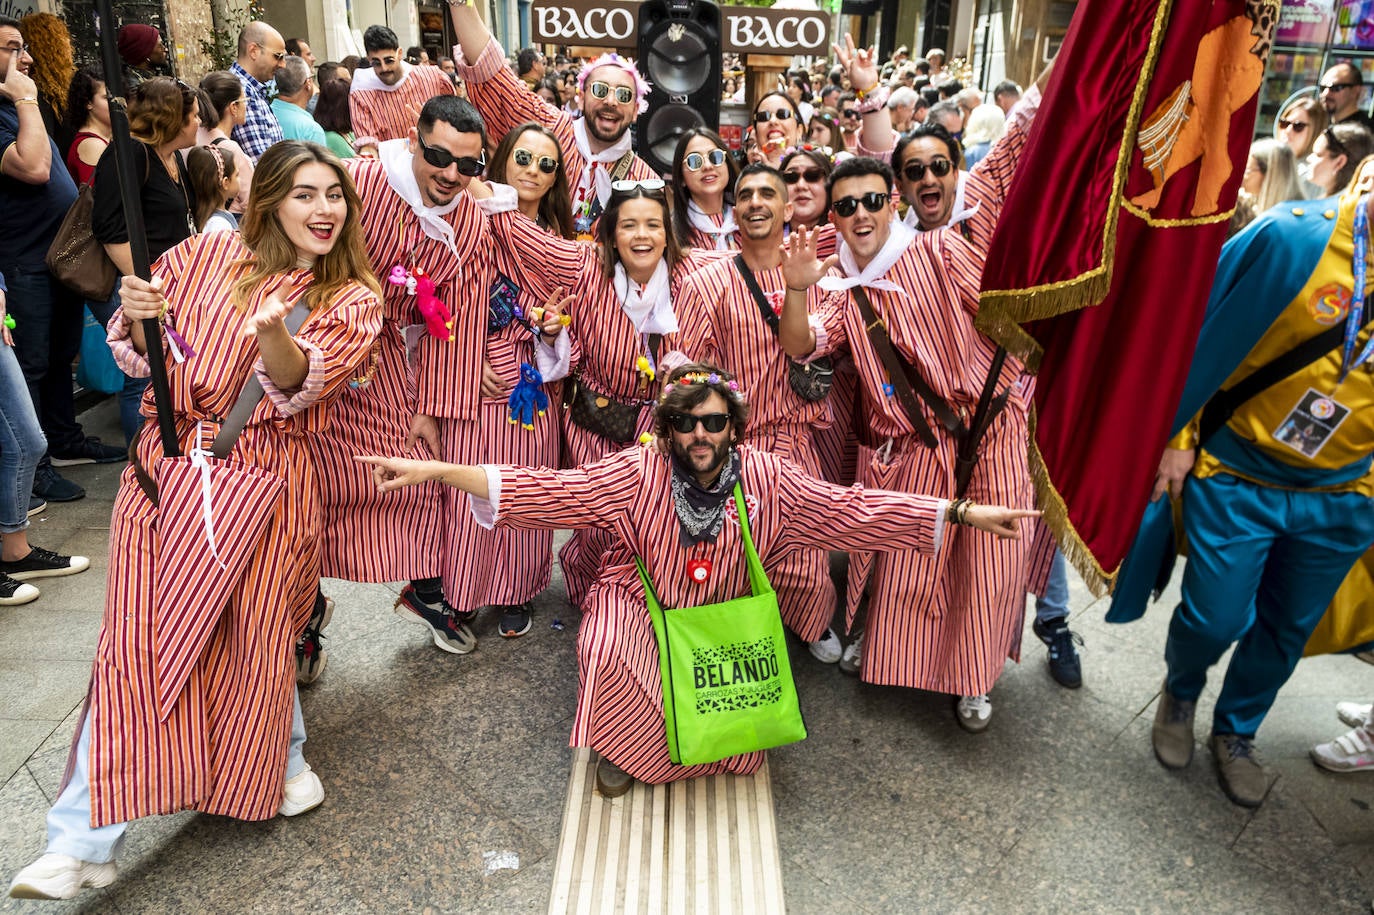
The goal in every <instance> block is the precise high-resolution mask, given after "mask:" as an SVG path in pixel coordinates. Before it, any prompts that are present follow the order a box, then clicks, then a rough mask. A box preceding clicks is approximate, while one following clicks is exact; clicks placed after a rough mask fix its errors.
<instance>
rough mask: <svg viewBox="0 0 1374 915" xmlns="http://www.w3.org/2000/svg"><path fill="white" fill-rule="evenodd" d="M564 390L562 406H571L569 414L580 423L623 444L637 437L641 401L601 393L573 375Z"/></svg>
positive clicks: (583, 426)
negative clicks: (638, 402)
mask: <svg viewBox="0 0 1374 915" xmlns="http://www.w3.org/2000/svg"><path fill="white" fill-rule="evenodd" d="M563 390H564V396H563V406H564V407H566V408H567V410H568V418H569V419H571V420H572V421H573V422H574V423H575V424H577V425H578V426H579V427H581V428H583V429H586V430H587V431H588V432H591V433H593V434H595V435H599V436H601V437H602V438H608V439H610V440H611V441H613V442H615V443H617V444H620V445H628V444H630V442H633V441H634V440H635V432H636V430H637V429H638V428H639V410H640V405H639V404H637V403H621V402H620V401H618V400H616V399H615V398H614V397H611V396H609V395H607V394H599V393H597V392H596V391H594V390H592V389H591V388H589V387H587V385H586V384H584V383H583V382H582V379H581V378H578V377H574V378H572V379H570V380H569V381H568V383H567V384H566V385H564V388H563Z"/></svg>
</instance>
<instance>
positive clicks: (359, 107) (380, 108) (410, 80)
mask: <svg viewBox="0 0 1374 915" xmlns="http://www.w3.org/2000/svg"><path fill="white" fill-rule="evenodd" d="M359 72H360V73H366V74H367V75H368V76H369V77H371V78H372V80H373V81H374V82H376V76H375V74H373V73H372V71H371V70H362V71H359ZM360 82H362V79H361V78H360V77H355V82H354V85H353V88H352V89H351V90H350V91H349V93H348V114H349V118H350V119H351V120H352V122H353V136H355V137H357V138H358V139H359V140H376V141H378V142H380V141H383V140H400V139H403V138H405V137H407V136H409V135H410V128H412V127H414V126H415V122H416V121H417V120H419V117H420V109H421V108H423V107H425V102H427V101H429V100H430V99H432V98H434V96H436V95H453V83H452V82H450V81H449V78H448V76H446V75H445V74H444V71H442V70H440V69H439V68H438V67H416V66H411V67H409V68H408V70H407V72H406V75H405V78H404V79H402V80H401V82H400V83H398V84H397V85H396V88H394V89H369V88H366V87H365V86H363V85H359V83H360Z"/></svg>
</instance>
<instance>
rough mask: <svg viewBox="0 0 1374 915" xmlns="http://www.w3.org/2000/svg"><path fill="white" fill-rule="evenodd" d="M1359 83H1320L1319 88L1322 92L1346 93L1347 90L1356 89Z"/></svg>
mask: <svg viewBox="0 0 1374 915" xmlns="http://www.w3.org/2000/svg"><path fill="white" fill-rule="evenodd" d="M1358 85H1359V83H1318V84H1317V88H1318V89H1319V90H1321V91H1322V92H1344V91H1345V90H1347V89H1354V88H1355V87H1356V86H1358Z"/></svg>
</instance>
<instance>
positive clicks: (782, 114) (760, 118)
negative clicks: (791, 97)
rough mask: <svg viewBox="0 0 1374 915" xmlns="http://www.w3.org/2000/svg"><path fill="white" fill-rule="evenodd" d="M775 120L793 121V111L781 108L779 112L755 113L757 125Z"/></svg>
mask: <svg viewBox="0 0 1374 915" xmlns="http://www.w3.org/2000/svg"><path fill="white" fill-rule="evenodd" d="M773 118H777V119H778V120H779V121H790V120H792V109H790V108H779V109H778V110H777V111H756V112H754V123H755V124H767V123H768V122H769V121H771V120H773Z"/></svg>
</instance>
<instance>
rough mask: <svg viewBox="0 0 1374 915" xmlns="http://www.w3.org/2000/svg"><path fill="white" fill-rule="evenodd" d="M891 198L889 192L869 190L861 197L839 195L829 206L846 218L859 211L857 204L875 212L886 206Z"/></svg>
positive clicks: (838, 214)
mask: <svg viewBox="0 0 1374 915" xmlns="http://www.w3.org/2000/svg"><path fill="white" fill-rule="evenodd" d="M891 199H892V196H891V195H890V194H880V193H878V192H877V191H869V192H868V193H867V194H864V195H863V196H862V197H841V198H840V199H839V200H836V201H835V202H834V203H832V204H830V207H831V209H833V210H834V211H835V215H836V216H839V217H842V218H844V219H848V218H849V217H850V216H853V215H854V214H855V213H857V212H858V211H859V204H861V203H862V204H863V205H864V209H865V210H868V212H870V213H877V212H878V211H880V210H881V209H882V208H883V207H885V206H887V205H888V201H890V200H891Z"/></svg>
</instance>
